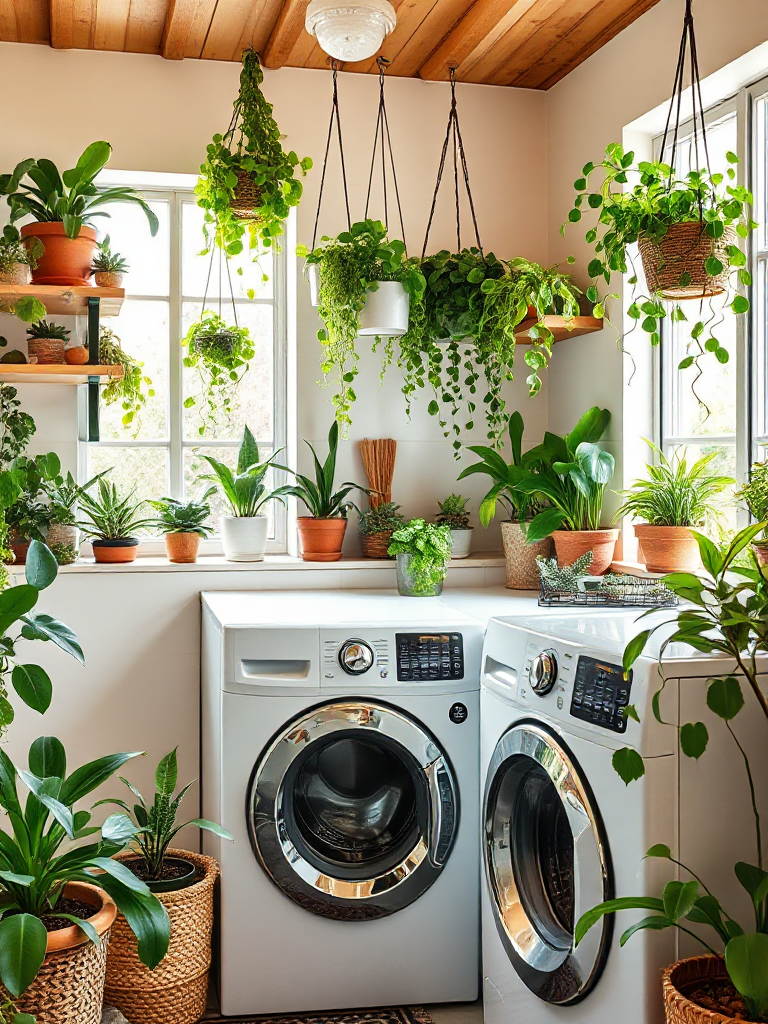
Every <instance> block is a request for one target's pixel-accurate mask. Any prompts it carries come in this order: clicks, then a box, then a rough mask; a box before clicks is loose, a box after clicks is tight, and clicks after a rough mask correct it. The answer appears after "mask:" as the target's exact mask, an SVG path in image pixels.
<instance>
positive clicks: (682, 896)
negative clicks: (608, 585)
mask: <svg viewBox="0 0 768 1024" xmlns="http://www.w3.org/2000/svg"><path fill="white" fill-rule="evenodd" d="M767 526H768V522H766V521H762V522H760V523H758V524H756V525H753V526H750V527H748V528H747V529H745V530H742V531H741V532H740V533H738V534H737V535H736V537H734V539H733V540H732V541H731V543H730V544H728V545H727V546H725V547H722V548H720V547H718V546H717V545H716V544H714V543H713V542H712V541H711V540H709V538H707V537H704V536H703V535H702V534H697V535H696V537H697V541H698V543H699V550H700V555H701V560H702V562H703V564H704V566H705V572H704V573H703V574H701V575H695V574H693V573H673V574H671V575H669V576H666V577H664V583H665V584H666V585H667V586H668V587H669V588H670V589H671V590H672V591H673V592H674V593H676V594H677V595H678V596H679V597H681V598H683V599H684V601H685V604H684V605H681V607H680V610H679V611H678V613H677V617H676V620H673V621H674V627H675V628H674V631H673V632H671V633H670V631H669V628H668V627H669V625H670V623H669V621H668V620H667V621H664V622H663V623H661V624H659V625H657V626H654V627H651V628H649V629H644V630H642V631H641V632H640V633H638V635H637V636H636V637H635V638H634V639H633V640H631V641H630V643H629V644H628V645H627V648H626V650H625V652H624V673H625V675H626V676H627V677H628V676H629V673H630V671H631V669H632V666H633V665H634V664H635V662H636V661H637V659H638V658H639V657H640V655H641V654H642V653H643V651H644V650H645V647H646V644H647V643H648V641H649V639H650V637H651V636H652V635H653V634H654V633H655V632H656V630H658V629H659V628H663V627H666V634H665V638H664V639H663V641H662V643H661V648H660V655H659V657H660V659H661V661H662V664H663V659H664V655H665V652H666V650H667V648H668V646H669V645H670V644H675V643H678V642H681V643H687V644H690V645H691V646H693V647H695V648H696V650H698V651H701V652H702V653H704V654H715V653H717V654H724V655H727V656H728V657H729V658H731V659H733V661H734V662H735V664H736V666H737V667H736V669H735V670H734V671H731V672H728V673H727V674H726V675H725V677H724V678H712V679H711V680H710V681H709V684H708V689H707V698H706V699H707V706H708V707H709V709H710V711H712V712H713V713H714V714H715V715H717V716H718V717H719V718H720V719H722V720H723V722H725V725H726V728H727V729H728V731H729V733H730V734H731V735H732V736H733V739H734V742H735V743H736V745H737V747H738V757H739V762H740V763H742V762H743V764H744V768H745V772H746V780H745V781H746V784H747V787H748V792H749V802H750V804H751V806H752V808H753V811H754V819H755V837H756V844H755V859H756V863H755V864H747V863H743V862H740V863H738V864H736V865H735V873H736V876H737V878H738V880H739V882H740V884H741V885H742V886H743V888H744V889H745V890H746V892H747V894H748V896H749V900H750V903H751V904H752V906H753V912H754V918H753V919H752V920H750V921H746V920H744V921H742V922H737V921H736V920H735V919H734V918H732V917H731V916H730V914H729V913H728V911H727V910H726V909H725V908H724V907H723V906H722V904H721V903H720V902H719V900H718V899H717V898H716V896H715V895H714V893H713V891H712V890H711V889H710V888H707V887H706V885H705V883H704V882H703V881H702V880H701V879H699V878H698V877H697V876H696V875H693V874H692V872H690V871H689V870H688V869H687V868H686V866H685V865H684V864H681V863H680V862H679V861H677V860H676V859H675V856H674V854H673V852H672V850H670V848H669V847H668V846H663V845H658V846H654V847H652V848H651V849H650V850H649V851H648V854H647V856H649V857H656V858H661V859H663V860H668V861H670V867H672V865H674V867H675V868H679V869H680V870H681V871H682V872H683V874H684V876H685V875H687V876H689V878H688V880H682V879H681V880H674V881H671V882H668V883H667V885H666V886H665V887H664V891H663V893H662V895H661V897H658V898H657V897H655V896H654V897H648V896H643V897H633V896H619V897H618V898H617V899H614V900H609V901H608V902H606V903H602V904H600V905H599V906H597V907H594V908H592V909H591V910H588V911H587V912H586V913H585V914H584V915H583V916H582V917H581V919H580V920H579V921H578V923H577V925H576V932H575V937H576V942H577V943H578V942H580V941H581V939H583V937H584V936H585V935H586V933H587V932H588V931H589V929H590V928H591V927H592V926H593V925H594V924H596V923H597V922H598V921H600V920H601V919H602V918H603V917H604V916H605V915H606V914H613V913H615V912H616V911H618V910H641V911H643V912H644V914H645V916H644V917H643V918H642V920H640V921H639V922H637V923H636V924H633V925H632V926H631V927H630V928H628V929H627V930H626V931H625V932H624V935H623V936H622V939H621V944H622V945H624V943H625V942H626V941H627V940H628V939H629V938H630V937H631V936H632V935H633V934H634V933H635V932H638V931H641V930H646V929H652V930H661V929H666V928H676V929H680V930H682V931H685V932H686V933H687V934H688V935H693V936H694V937H695V938H696V939H697V940H698V941H700V942H701V943H702V945H703V947H704V948H705V950H706V951H707V952H708V953H709V954H710V955H708V956H699V957H694V958H692V959H688V960H682V961H679V962H678V963H676V964H674V965H672V966H671V967H670V968H668V969H667V970H666V971H665V972H664V979H663V989H664V1003H665V1009H666V1019H667V1022H668V1024H678V1022H680V1021H683V1022H691V1024H693V1022H696V1024H725V1022H727V1021H729V1020H736V1019H738V1020H749V1021H768V872H766V871H765V870H764V866H763V865H764V862H763V856H764V850H763V840H762V833H761V824H760V815H759V811H758V808H759V806H760V797H759V795H758V794H757V790H756V786H757V784H758V783H759V781H760V780H759V779H758V778H756V776H755V774H754V773H753V770H752V768H751V765H750V762H749V757H748V756H747V753H746V751H745V750H744V748H743V747H742V746H740V745H739V741H738V739H737V737H736V734H735V733H734V732H733V728H732V726H731V724H730V723H731V722H732V721H733V719H734V718H736V716H737V715H739V714H741V713H742V712H743V711H744V709H745V708H748V707H749V709H750V710H749V712H748V713H756V714H758V715H761V716H762V717H763V719H764V724H765V725H766V726H768V698H766V695H765V694H764V692H763V690H762V687H761V680H760V675H759V673H760V671H761V669H760V665H759V662H758V661H757V660H756V659H757V656H758V655H761V654H763V655H764V654H765V653H768V632H767V630H766V624H767V623H768V578H767V577H766V576H765V575H764V574H763V573H762V572H761V570H760V568H759V567H758V566H757V565H756V564H755V563H754V562H753V564H752V566H750V567H748V568H747V567H743V566H741V565H739V566H738V567H737V566H736V560H737V559H738V558H739V556H741V555H742V553H743V552H744V551H745V549H747V548H748V547H749V545H750V543H751V542H752V541H753V540H754V538H755V537H756V536H757V535H758V534H759V533H760V532H762V531H763V530H764V529H765V528H766V527H767ZM662 679H663V675H662ZM684 684H685V680H683V684H682V685H684ZM744 684H746V687H747V698H748V700H749V704H748V703H747V700H745V696H744V691H743V689H742V687H743V686H744ZM654 707H656V708H657V709H658V704H657V703H656V701H654ZM628 711H629V713H630V714H631V715H632V717H636V716H637V711H636V710H635V709H634V708H629V709H628ZM657 717H658V718H659V721H661V716H660V714H658V713H657ZM679 737H680V747H681V750H682V753H683V755H684V756H686V757H692V758H700V757H702V756H703V755H704V754H705V752H706V748H707V745H708V741H709V733H708V730H707V727H706V726H705V725H704V724H703V723H701V722H698V723H687V724H685V725H684V726H683V727H682V728H681V730H680V733H679ZM613 765H614V768H615V769H616V771H617V772H618V774H619V775H620V776H621V778H622V780H623V781H624V782H625V783H626V784H627V785H629V784H630V783H632V782H633V781H635V780H637V779H640V778H642V777H643V775H644V774H645V763H644V761H643V758H642V757H641V755H640V754H639V753H638V752H637V751H636V750H635V749H633V748H629V747H625V748H623V749H620V750H617V751H616V753H615V754H614V757H613ZM692 924H695V925H704V926H705V927H706V928H708V929H709V932H707V933H701V932H696V931H692V930H691V925H692ZM705 934H706V938H704V935H705ZM720 950H724V953H723V954H722V955H721V954H720V952H719V951H720Z"/></svg>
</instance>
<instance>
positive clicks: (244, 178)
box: [229, 171, 262, 223]
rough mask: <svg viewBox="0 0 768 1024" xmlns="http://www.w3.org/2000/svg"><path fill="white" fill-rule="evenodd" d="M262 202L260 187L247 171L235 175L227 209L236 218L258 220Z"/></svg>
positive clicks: (256, 221)
mask: <svg viewBox="0 0 768 1024" xmlns="http://www.w3.org/2000/svg"><path fill="white" fill-rule="evenodd" d="M261 204H262V189H261V188H260V187H259V186H258V185H257V184H256V183H255V182H254V180H253V178H252V177H251V175H250V174H249V173H248V172H247V171H240V172H239V174H238V175H237V184H236V185H235V191H234V195H233V196H232V198H231V199H230V201H229V209H230V211H231V213H232V216H233V217H237V219H238V220H245V221H253V222H255V223H258V221H259V207H260V206H261Z"/></svg>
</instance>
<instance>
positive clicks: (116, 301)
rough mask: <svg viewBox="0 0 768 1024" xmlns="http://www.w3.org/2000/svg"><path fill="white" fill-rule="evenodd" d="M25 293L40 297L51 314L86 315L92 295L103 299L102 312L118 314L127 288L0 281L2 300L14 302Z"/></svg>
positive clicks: (100, 313) (103, 313)
mask: <svg viewBox="0 0 768 1024" xmlns="http://www.w3.org/2000/svg"><path fill="white" fill-rule="evenodd" d="M23 295H32V296H33V297H34V298H36V299H40V301H41V302H42V304H43V305H44V306H45V308H46V309H47V311H48V315H49V316H86V315H87V314H88V299H98V300H99V315H100V316H117V314H118V313H119V312H120V307H121V306H122V305H123V299H124V298H125V289H124V288H86V287H81V286H75V285H58V284H56V285H54V284H0V302H2V303H13V302H15V301H16V300H17V299H20V298H21V297H22V296H23Z"/></svg>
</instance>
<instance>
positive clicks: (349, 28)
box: [305, 0, 397, 63]
mask: <svg viewBox="0 0 768 1024" xmlns="http://www.w3.org/2000/svg"><path fill="white" fill-rule="evenodd" d="M396 21H397V17H396V15H395V9H394V7H393V6H392V4H391V3H389V0H355V2H354V3H349V4H343V3H340V2H339V0H311V3H310V4H309V6H308V7H307V16H306V22H305V24H306V28H307V32H309V34H310V35H313V36H316V37H317V41H318V43H319V44H320V46H321V48H322V49H323V50H324V51H325V52H326V53H327V54H328V55H329V56H331V57H333V58H335V59H336V60H341V61H345V62H346V63H353V62H354V61H358V60H366V59H367V58H369V57H373V56H374V54H376V53H377V52H378V50H379V48H380V47H381V44H382V43H383V42H384V39H385V38H386V36H388V35H389V33H390V32H391V31H392V30H393V29H394V27H395V24H396Z"/></svg>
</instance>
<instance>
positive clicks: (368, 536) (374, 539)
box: [360, 530, 394, 558]
mask: <svg viewBox="0 0 768 1024" xmlns="http://www.w3.org/2000/svg"><path fill="white" fill-rule="evenodd" d="M393 532H394V531H393V530H379V532H378V533H361V534H360V539H361V540H362V542H363V558H393V557H394V556H393V555H388V554H387V548H388V547H389V542H390V539H391V537H392V534H393Z"/></svg>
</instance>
